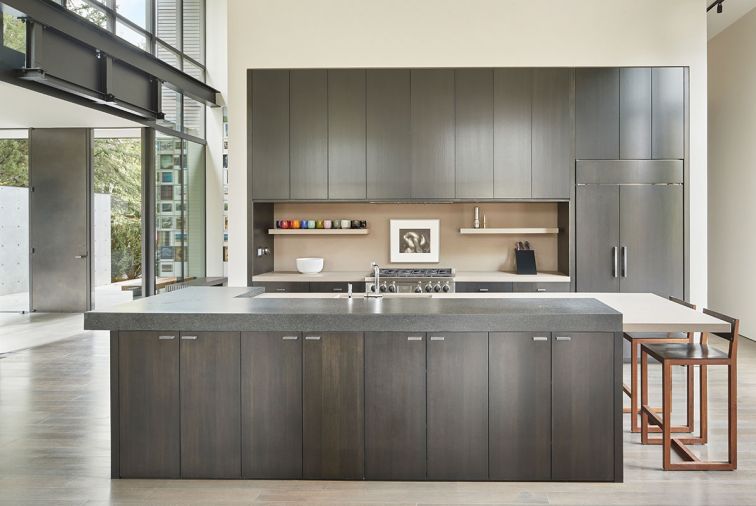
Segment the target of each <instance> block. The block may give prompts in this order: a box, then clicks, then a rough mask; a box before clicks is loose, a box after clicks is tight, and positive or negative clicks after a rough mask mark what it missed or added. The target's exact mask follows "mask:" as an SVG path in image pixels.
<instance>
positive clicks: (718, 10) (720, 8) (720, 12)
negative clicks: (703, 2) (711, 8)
mask: <svg viewBox="0 0 756 506" xmlns="http://www.w3.org/2000/svg"><path fill="white" fill-rule="evenodd" d="M717 14H722V2H719V3H718V4H717Z"/></svg>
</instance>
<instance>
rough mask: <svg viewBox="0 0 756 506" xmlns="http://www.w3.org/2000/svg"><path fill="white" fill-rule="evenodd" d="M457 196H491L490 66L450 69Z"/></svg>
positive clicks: (491, 97) (491, 115)
mask: <svg viewBox="0 0 756 506" xmlns="http://www.w3.org/2000/svg"><path fill="white" fill-rule="evenodd" d="M454 97H455V114H456V119H455V136H454V137H455V153H456V155H455V156H456V163H455V174H456V176H455V180H456V182H455V187H456V197H457V198H458V199H467V198H488V199H490V198H493V196H494V195H493V155H494V151H493V109H494V108H493V70H491V69H457V70H455V71H454Z"/></svg>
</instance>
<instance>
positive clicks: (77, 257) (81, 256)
mask: <svg viewBox="0 0 756 506" xmlns="http://www.w3.org/2000/svg"><path fill="white" fill-rule="evenodd" d="M74 258H76V259H77V260H81V259H82V258H87V255H76V256H75V257H74Z"/></svg>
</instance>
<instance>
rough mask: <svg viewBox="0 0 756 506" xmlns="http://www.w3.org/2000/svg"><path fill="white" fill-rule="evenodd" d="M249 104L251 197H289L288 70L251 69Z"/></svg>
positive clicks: (266, 198) (265, 198) (264, 198)
mask: <svg viewBox="0 0 756 506" xmlns="http://www.w3.org/2000/svg"><path fill="white" fill-rule="evenodd" d="M250 96H251V100H250V105H249V121H250V130H251V135H250V138H249V139H250V144H249V145H248V147H247V148H248V151H249V152H250V153H251V155H250V156H249V161H250V163H251V164H252V198H253V199H260V200H268V199H288V198H289V71H288V70H254V71H252V77H251V90H250Z"/></svg>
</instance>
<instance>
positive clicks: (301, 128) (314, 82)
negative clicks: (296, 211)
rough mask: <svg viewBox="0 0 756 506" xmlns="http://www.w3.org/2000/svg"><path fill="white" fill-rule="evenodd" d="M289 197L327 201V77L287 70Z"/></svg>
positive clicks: (323, 72)
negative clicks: (288, 87) (289, 159)
mask: <svg viewBox="0 0 756 506" xmlns="http://www.w3.org/2000/svg"><path fill="white" fill-rule="evenodd" d="M290 86H291V92H290V107H291V122H290V128H289V130H290V135H291V144H290V151H291V198H292V199H326V198H328V78H327V71H325V70H292V71H291V84H290Z"/></svg>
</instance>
